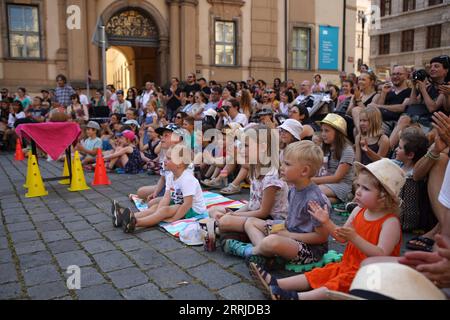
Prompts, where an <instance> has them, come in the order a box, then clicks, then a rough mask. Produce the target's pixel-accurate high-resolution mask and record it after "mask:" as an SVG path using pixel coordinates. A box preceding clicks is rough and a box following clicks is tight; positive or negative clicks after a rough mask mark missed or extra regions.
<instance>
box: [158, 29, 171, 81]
mask: <svg viewBox="0 0 450 320" xmlns="http://www.w3.org/2000/svg"><path fill="white" fill-rule="evenodd" d="M157 63H158V66H159V79H158V83H159V84H160V85H165V84H166V83H167V82H168V81H169V77H171V76H173V75H172V74H170V75H169V69H171V68H169V39H167V38H163V37H161V38H160V39H159V49H158V57H157Z"/></svg>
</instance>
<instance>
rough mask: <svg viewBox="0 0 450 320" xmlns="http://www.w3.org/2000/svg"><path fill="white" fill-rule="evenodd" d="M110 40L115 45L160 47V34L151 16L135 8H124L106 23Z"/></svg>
mask: <svg viewBox="0 0 450 320" xmlns="http://www.w3.org/2000/svg"><path fill="white" fill-rule="evenodd" d="M106 34H107V36H108V41H109V42H112V43H114V44H115V45H134V46H145V47H158V46H159V34H158V28H157V27H156V24H155V23H154V22H153V20H152V19H151V17H149V16H148V15H146V14H145V13H143V12H142V11H140V10H139V9H135V8H127V9H125V10H122V11H120V12H118V13H116V14H115V15H113V16H112V17H111V19H109V21H108V23H107V24H106Z"/></svg>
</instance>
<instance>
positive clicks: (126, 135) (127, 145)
mask: <svg viewBox="0 0 450 320" xmlns="http://www.w3.org/2000/svg"><path fill="white" fill-rule="evenodd" d="M116 136H117V137H118V138H119V139H118V146H117V147H116V149H115V151H114V153H112V154H110V155H107V156H105V161H107V162H109V164H108V169H109V171H112V170H114V168H115V167H117V168H120V169H123V170H124V172H125V173H126V174H138V173H139V172H140V171H141V170H142V159H141V152H140V151H139V148H138V147H136V146H135V145H134V143H133V142H134V141H135V140H136V135H135V134H134V133H133V132H132V131H130V130H125V131H124V132H121V133H117V134H116Z"/></svg>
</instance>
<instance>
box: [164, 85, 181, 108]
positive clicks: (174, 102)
mask: <svg viewBox="0 0 450 320" xmlns="http://www.w3.org/2000/svg"><path fill="white" fill-rule="evenodd" d="M181 92H182V91H181V89H180V88H178V89H177V90H176V91H175V95H176V96H177V97H179V96H180V95H181ZM166 96H168V97H169V100H168V101H167V104H166V106H167V108H168V109H170V110H176V109H178V108H179V107H180V106H181V101H180V100H178V99H177V98H176V97H175V96H174V95H173V93H172V91H170V88H169V89H168V90H167V91H166Z"/></svg>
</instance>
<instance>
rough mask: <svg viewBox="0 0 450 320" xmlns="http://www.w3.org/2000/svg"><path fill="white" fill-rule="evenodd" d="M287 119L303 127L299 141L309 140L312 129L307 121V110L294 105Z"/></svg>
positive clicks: (312, 132)
mask: <svg viewBox="0 0 450 320" xmlns="http://www.w3.org/2000/svg"><path fill="white" fill-rule="evenodd" d="M289 119H294V120H297V121H298V122H300V123H301V124H302V125H303V131H302V133H301V136H300V137H301V140H310V141H312V138H313V136H314V129H313V127H312V126H311V120H310V119H309V112H308V109H307V108H306V107H305V106H303V105H300V106H298V105H295V106H293V107H292V108H291V110H290V111H289Z"/></svg>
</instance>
